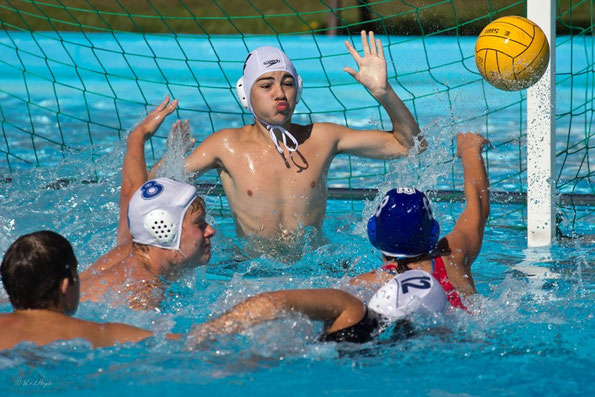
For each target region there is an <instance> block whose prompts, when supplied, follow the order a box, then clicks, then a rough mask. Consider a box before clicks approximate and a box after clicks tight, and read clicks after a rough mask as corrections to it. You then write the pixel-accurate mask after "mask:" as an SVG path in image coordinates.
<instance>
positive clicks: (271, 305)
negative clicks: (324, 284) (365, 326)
mask: <svg viewBox="0 0 595 397" xmlns="http://www.w3.org/2000/svg"><path fill="white" fill-rule="evenodd" d="M288 311H293V312H298V313H302V314H304V315H306V316H308V317H309V318H311V319H312V320H316V321H330V322H332V323H331V325H330V327H329V329H328V330H327V332H335V331H338V330H341V329H343V328H347V327H350V326H352V325H354V324H356V323H357V322H358V321H360V320H361V319H362V318H363V317H364V314H365V307H364V304H363V303H362V302H361V301H360V300H359V299H357V298H356V297H354V296H352V295H350V294H348V293H346V292H343V291H340V290H337V289H330V288H326V289H304V290H285V291H274V292H267V293H264V294H260V295H256V296H254V297H252V298H248V299H246V300H245V301H243V302H240V303H239V304H237V305H236V306H234V307H233V308H232V309H231V310H229V311H227V312H226V313H225V314H223V315H221V316H220V317H218V318H216V319H214V320H211V321H209V322H206V323H204V324H199V325H197V326H196V327H195V329H194V330H193V331H192V332H191V336H190V338H191V339H192V340H193V341H194V342H196V343H199V342H201V341H203V340H204V339H206V338H209V337H212V336H214V335H222V334H233V333H237V332H241V331H242V330H244V329H246V328H248V327H250V326H252V325H255V324H259V323H262V322H264V321H269V320H274V319H276V318H279V317H281V316H282V315H283V314H284V313H286V312H288Z"/></svg>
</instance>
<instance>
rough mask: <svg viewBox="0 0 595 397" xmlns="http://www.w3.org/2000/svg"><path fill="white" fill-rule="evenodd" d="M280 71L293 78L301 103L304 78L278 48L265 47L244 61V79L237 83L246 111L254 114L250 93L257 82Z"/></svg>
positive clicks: (253, 52) (256, 50) (249, 55)
mask: <svg viewBox="0 0 595 397" xmlns="http://www.w3.org/2000/svg"><path fill="white" fill-rule="evenodd" d="M278 71H283V72H288V73H289V74H291V75H292V76H293V79H294V81H295V84H296V87H297V97H296V103H297V102H299V101H300V97H301V94H302V78H301V77H300V75H299V74H298V72H297V70H296V69H295V67H294V66H293V63H292V62H291V60H290V59H289V57H288V56H287V55H286V54H285V53H284V52H283V51H281V50H280V49H279V48H277V47H273V46H263V47H258V48H257V49H255V50H254V51H252V52H251V53H249V54H248V56H247V57H246V61H244V71H243V74H242V77H240V79H239V80H238V82H237V83H236V90H237V93H238V98H239V100H240V103H241V104H242V106H243V107H244V108H245V109H246V110H250V111H251V112H252V113H254V112H253V110H252V103H251V102H250V92H251V90H252V86H253V85H254V83H255V82H256V80H258V78H259V77H260V76H262V75H263V74H265V73H269V72H278Z"/></svg>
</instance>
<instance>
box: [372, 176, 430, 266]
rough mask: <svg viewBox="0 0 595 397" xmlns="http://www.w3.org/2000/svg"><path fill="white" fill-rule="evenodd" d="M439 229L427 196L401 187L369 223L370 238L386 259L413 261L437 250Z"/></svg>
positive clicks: (388, 196) (392, 191)
mask: <svg viewBox="0 0 595 397" xmlns="http://www.w3.org/2000/svg"><path fill="white" fill-rule="evenodd" d="M439 236H440V225H439V224H438V222H436V220H435V219H434V216H433V215H432V209H431V208H430V202H429V201H428V198H427V197H426V195H425V194H424V193H422V192H420V191H419V190H417V189H414V188H408V187H400V188H397V189H392V190H390V191H389V192H388V193H386V194H385V195H384V198H383V199H382V202H381V203H380V205H378V209H377V210H376V213H375V214H374V215H372V217H371V218H370V220H369V221H368V238H369V239H370V242H371V243H372V245H373V246H374V247H376V248H378V249H379V250H380V251H381V252H382V253H383V254H384V255H386V256H392V257H396V258H412V257H415V256H419V255H423V254H427V253H429V252H431V251H432V250H433V249H434V248H436V244H437V243H438V238H439Z"/></svg>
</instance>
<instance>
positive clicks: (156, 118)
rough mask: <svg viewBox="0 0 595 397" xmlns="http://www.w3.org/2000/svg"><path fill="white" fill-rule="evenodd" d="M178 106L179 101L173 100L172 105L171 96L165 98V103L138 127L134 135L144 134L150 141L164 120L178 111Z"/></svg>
mask: <svg viewBox="0 0 595 397" xmlns="http://www.w3.org/2000/svg"><path fill="white" fill-rule="evenodd" d="M176 106H178V100H177V99H176V100H173V101H172V102H171V103H170V102H169V95H167V96H166V97H165V99H164V100H163V102H161V103H160V104H159V106H157V107H156V108H155V109H153V110H152V111H151V112H150V113H149V114H148V115H147V117H145V118H144V120H143V121H141V122H140V124H139V125H137V126H136V128H135V129H134V131H133V133H137V131H138V133H142V134H143V135H144V138H145V139H149V138H150V137H151V136H152V135H153V134H154V133H155V131H157V129H159V126H160V125H161V123H163V120H165V118H166V117H167V116H169V115H170V114H171V113H173V111H174V110H176Z"/></svg>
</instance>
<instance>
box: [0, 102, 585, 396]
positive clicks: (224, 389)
mask: <svg viewBox="0 0 595 397" xmlns="http://www.w3.org/2000/svg"><path fill="white" fill-rule="evenodd" d="M15 107H16V105H15ZM10 108H11V107H10V105H7V106H4V103H3V110H4V111H5V112H6V111H7V109H10ZM466 111H467V110H466ZM428 112H429V110H428ZM469 112H472V110H471V111H469ZM107 117H108V116H106V118H107ZM140 117H142V115H141V114H140V113H138V112H137V113H134V112H132V111H131V117H130V123H131V125H132V124H133V123H134V120H138V119H140ZM427 117H428V119H431V118H434V119H437V118H439V113H436V114H434V115H433V116H432V115H431V114H428V116H427ZM172 121H173V119H172ZM166 123H167V122H166ZM497 131H499V130H497ZM432 132H433V133H434V135H432V136H431V137H430V143H433V145H430V148H429V149H428V151H427V152H425V153H424V154H422V155H420V156H419V157H418V158H413V159H408V160H401V161H399V162H395V163H394V164H389V170H388V171H389V173H388V175H387V176H386V177H383V178H378V180H373V181H372V182H370V184H371V185H378V186H379V187H380V189H381V190H382V189H385V188H387V187H388V186H391V185H392V184H394V183H397V182H398V183H416V184H417V185H418V186H420V187H422V188H424V189H425V188H434V187H436V186H448V183H447V182H445V180H447V179H448V178H449V177H450V169H449V168H450V166H449V167H444V166H443V164H444V162H445V161H449V160H450V159H451V158H452V153H451V151H450V150H451V149H450V147H449V145H446V144H443V143H447V142H450V140H451V138H452V136H453V133H452V131H449V130H445V131H442V130H440V131H438V130H437V129H436V130H432ZM161 133H162V134H163V130H161ZM198 133H199V134H200V133H204V132H202V131H198ZM503 133H504V132H503ZM73 135H76V131H74V130H73ZM79 138H80V137H79ZM73 139H78V138H73ZM499 139H502V140H504V139H505V138H503V137H501V136H499V135H496V137H495V140H496V141H498V140H499ZM123 150H124V146H123V143H122V142H120V141H118V140H117V139H111V141H110V139H106V140H105V141H104V142H101V143H100V144H97V145H96V146H95V147H93V148H89V147H84V145H83V148H82V149H81V150H79V151H73V153H71V154H69V155H67V156H66V158H65V159H64V160H56V159H54V160H53V161H51V162H50V164H49V165H47V166H44V167H43V168H31V167H24V168H22V169H16V170H14V171H13V172H12V173H10V178H11V181H10V182H9V181H5V182H2V184H1V185H0V199H1V200H2V208H1V209H0V231H2V233H0V251H1V252H4V251H5V250H6V248H7V247H8V246H9V245H10V243H11V242H12V241H14V239H16V238H17V237H18V236H20V235H21V234H24V233H28V232H31V231H34V230H39V229H52V230H55V231H57V232H59V233H61V234H63V235H64V236H66V237H67V238H68V239H69V240H70V241H71V242H72V244H73V247H74V249H75V252H76V253H77V256H78V259H79V262H80V266H79V270H81V271H82V270H84V269H86V268H87V267H88V266H90V265H91V263H93V261H94V260H96V259H97V258H98V257H99V256H100V255H101V254H103V253H105V252H106V251H108V250H109V249H110V248H111V247H112V246H113V244H114V242H115V230H116V226H117V216H118V194H119V176H118V172H119V170H120V165H121V161H122V155H123ZM511 150H514V149H511ZM42 154H44V155H47V156H48V157H49V158H52V156H53V155H54V154H55V153H52V152H51V150H49V149H48V152H47V153H43V152H42ZM91 155H92V156H93V157H94V158H95V160H94V161H89V158H90V157H91ZM490 156H492V159H496V160H498V159H500V161H501V162H500V164H505V163H506V161H507V159H509V156H510V152H508V151H506V149H504V150H502V151H500V152H498V151H497V150H494V151H493V152H492V153H491V154H490ZM60 158H61V156H60ZM495 163H496V164H499V163H498V161H496V162H495ZM355 164H356V165H358V166H360V167H367V165H368V164H370V163H369V162H365V161H362V162H356V163H355ZM455 164H456V165H455V167H456V168H459V169H460V163H455ZM445 168H448V169H446V170H445ZM496 169H497V167H496ZM340 171H341V168H340V167H339V169H338V172H340ZM491 172H495V173H496V176H499V174H497V170H493V169H492V170H491ZM503 172H504V173H505V172H506V171H503ZM73 176H76V178H74V180H73V181H72V182H70V183H62V184H57V183H56V181H60V180H71V179H73ZM207 202H208V205H209V207H210V208H215V207H217V206H218V205H219V199H218V198H216V197H208V198H207ZM375 203H376V202H375V201H371V202H357V203H351V202H343V201H337V200H330V201H329V203H328V211H327V213H328V215H327V219H326V220H325V224H324V230H323V233H324V236H325V238H326V239H327V241H326V243H324V244H322V245H316V244H312V243H311V240H310V238H309V234H308V233H306V235H305V237H303V238H302V239H300V240H298V241H297V242H296V244H295V245H296V247H297V252H282V253H277V254H275V253H271V252H265V253H262V252H261V253H260V254H258V253H257V254H254V250H253V249H252V248H253V247H250V246H249V242H246V241H245V240H242V239H238V238H236V237H235V232H234V226H233V221H232V218H231V217H229V216H226V215H225V214H220V213H217V212H215V211H213V212H211V213H210V215H209V221H210V222H212V223H213V225H214V227H215V229H216V231H217V234H216V236H215V237H214V238H213V258H212V260H211V262H210V263H209V265H207V266H203V267H200V268H196V269H193V270H192V271H189V273H188V274H187V275H185V276H184V277H183V278H182V279H181V280H180V281H179V282H176V283H174V284H173V285H172V286H171V287H170V290H169V292H170V294H169V297H168V299H167V300H166V301H165V302H164V305H163V307H162V309H161V311H160V312H135V311H132V310H130V309H127V308H121V307H117V308H112V307H111V306H110V305H109V299H107V300H106V302H104V303H102V304H93V303H83V304H81V305H80V307H79V310H78V312H77V314H76V315H77V317H80V318H83V319H88V320H95V321H116V322H125V323H129V324H132V325H135V326H139V327H143V328H149V329H153V330H155V333H156V336H155V337H153V338H151V339H150V340H147V341H144V342H142V343H139V344H136V345H121V346H115V347H111V348H104V349H92V348H91V347H90V345H89V344H88V343H86V342H83V341H69V342H59V343H54V344H52V345H49V346H45V347H37V346H33V345H31V344H22V345H20V346H18V347H16V348H14V349H12V350H10V351H4V352H0V369H1V370H2V374H1V375H0V377H1V378H0V391H1V392H2V395H6V394H8V393H15V394H16V393H35V394H37V393H42V392H48V393H50V392H55V393H60V395H75V394H76V395H79V394H80V393H81V391H84V392H85V395H87V394H88V395H128V394H130V393H131V392H132V393H138V394H141V393H142V394H143V395H171V394H190V393H192V395H222V396H227V395H238V394H239V393H242V394H246V395H278V394H282V395H287V396H294V395H295V396H301V395H307V394H311V395H322V394H328V395H362V394H371V393H378V394H380V393H382V394H388V395H397V394H398V395H408V396H409V395H410V396H418V395H432V396H451V395H510V396H526V395H535V396H543V395H552V396H557V395H581V396H582V395H592V394H593V392H594V391H595V387H594V386H593V382H592V375H591V373H592V368H593V367H594V365H595V359H594V357H595V320H594V318H593V307H594V300H595V299H594V297H595V269H594V263H595V261H594V258H595V248H594V244H593V242H594V237H593V236H594V235H595V226H594V225H593V222H591V221H589V219H593V217H592V209H591V208H582V209H579V210H580V211H583V213H587V216H586V218H584V219H587V221H586V222H582V223H581V224H580V225H579V226H577V229H576V232H577V235H578V237H577V238H574V239H563V240H560V241H558V242H556V243H555V244H554V245H553V246H552V247H551V249H549V250H527V249H526V231H525V229H524V224H525V219H524V209H523V207H522V206H518V205H515V204H493V205H492V220H491V221H490V223H489V224H488V227H487V229H486V234H485V237H484V246H483V249H482V252H481V255H480V256H479V258H478V259H477V260H476V262H475V263H474V265H473V274H474V278H475V283H476V286H477V289H478V292H479V293H480V295H479V296H477V297H476V298H475V299H474V304H473V308H474V309H473V314H472V315H467V314H465V313H463V312H454V313H448V314H446V315H444V316H440V317H435V318H429V319H428V318H426V319H418V321H419V324H420V327H422V328H423V329H428V330H432V331H434V332H425V333H421V334H420V335H418V336H417V337H414V338H411V339H408V340H401V341H393V340H391V339H390V338H388V337H386V336H383V337H382V338H380V340H378V341H376V342H373V343H368V344H364V345H350V344H342V345H338V344H335V343H319V342H317V340H316V338H317V335H318V334H319V332H320V330H321V326H320V324H317V323H314V322H311V321H309V320H308V319H306V318H303V317H301V316H289V317H287V318H284V319H281V320H278V321H274V322H271V323H267V324H263V325H260V326H256V327H254V328H251V329H250V330H248V331H246V332H244V333H243V334H241V335H238V336H234V337H229V336H227V337H221V338H219V339H218V340H216V341H215V342H212V343H210V344H206V345H201V346H200V347H199V348H197V349H196V350H193V351H189V350H188V349H187V348H186V346H185V343H184V341H178V342H172V341H166V340H164V335H165V333H167V332H172V331H173V332H180V333H184V332H186V331H188V330H189V329H190V328H191V326H192V325H193V324H196V323H200V322H203V321H205V320H206V319H208V318H209V316H210V315H217V314H220V313H222V312H224V311H225V310H226V309H228V308H230V307H231V306H232V305H233V304H235V303H237V302H239V301H240V300H242V299H243V298H246V297H248V296H251V295H254V294H257V293H259V292H264V291H270V290H274V289H284V288H310V287H329V286H331V287H338V288H344V289H347V290H349V291H350V292H352V293H354V294H356V295H359V296H361V297H365V293H364V292H363V291H359V290H354V289H352V288H349V287H347V286H346V285H345V281H346V279H347V277H349V276H352V275H355V274H358V273H360V272H364V271H369V270H372V269H375V268H376V267H377V266H378V264H379V263H380V259H379V256H378V253H377V252H376V251H375V250H373V249H372V248H371V246H370V245H369V243H368V242H367V240H366V237H365V229H364V227H365V223H366V220H367V217H368V216H369V215H370V214H371V212H372V210H373V208H374V206H375ZM433 205H434V208H435V215H436V217H437V218H438V219H439V220H440V221H441V226H442V230H444V231H448V230H450V228H451V227H452V225H453V221H454V218H453V215H454V216H456V214H458V213H459V212H460V211H461V204H460V203H443V202H436V203H433ZM5 297H6V295H5V293H4V291H2V292H0V298H5ZM10 310H11V308H10V305H9V304H8V303H6V302H4V303H2V304H1V305H0V311H2V312H9V311H10ZM438 331H440V332H438Z"/></svg>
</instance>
